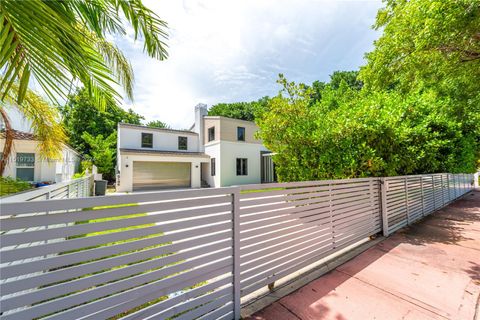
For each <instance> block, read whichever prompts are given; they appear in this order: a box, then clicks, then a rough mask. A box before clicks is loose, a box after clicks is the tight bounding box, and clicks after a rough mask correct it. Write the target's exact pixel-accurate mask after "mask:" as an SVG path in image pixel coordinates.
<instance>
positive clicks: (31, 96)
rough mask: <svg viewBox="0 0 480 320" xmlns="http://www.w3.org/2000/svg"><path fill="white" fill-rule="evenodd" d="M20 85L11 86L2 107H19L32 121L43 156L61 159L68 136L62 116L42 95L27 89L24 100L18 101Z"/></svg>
mask: <svg viewBox="0 0 480 320" xmlns="http://www.w3.org/2000/svg"><path fill="white" fill-rule="evenodd" d="M18 90H19V85H18V84H17V83H14V84H13V85H12V86H11V90H10V95H8V96H7V97H6V99H5V100H4V102H2V104H0V108H3V107H4V106H5V105H10V106H13V107H15V108H17V109H18V110H19V111H20V112H21V113H22V114H23V115H24V116H25V118H27V119H28V120H29V121H30V122H31V123H32V129H33V133H34V135H35V137H36V139H37V140H38V145H37V149H38V152H39V154H40V156H41V157H43V158H50V159H59V158H60V157H61V156H62V147H63V145H64V144H65V143H66V142H67V136H66V134H65V131H64V130H63V127H62V126H61V125H60V122H59V120H60V116H59V113H58V111H57V109H56V108H53V107H52V106H50V105H49V104H48V103H47V102H46V101H45V100H44V99H43V98H42V97H40V96H39V95H37V94H36V93H35V92H33V91H31V90H27V91H26V93H25V95H24V99H23V102H22V103H21V104H18V103H17V101H16V100H17V99H16V96H17V95H18Z"/></svg>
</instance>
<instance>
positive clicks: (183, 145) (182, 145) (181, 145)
mask: <svg viewBox="0 0 480 320" xmlns="http://www.w3.org/2000/svg"><path fill="white" fill-rule="evenodd" d="M187 149H188V139H187V137H178V150H187Z"/></svg>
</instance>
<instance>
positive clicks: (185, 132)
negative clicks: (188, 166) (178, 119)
mask: <svg viewBox="0 0 480 320" xmlns="http://www.w3.org/2000/svg"><path fill="white" fill-rule="evenodd" d="M118 125H119V126H120V127H126V128H133V129H142V130H152V131H161V132H171V133H183V134H195V135H198V133H196V132H193V131H189V130H177V129H166V128H152V127H147V126H142V125H138V124H130V123H123V122H119V123H118Z"/></svg>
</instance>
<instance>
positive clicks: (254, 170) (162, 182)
mask: <svg viewBox="0 0 480 320" xmlns="http://www.w3.org/2000/svg"><path fill="white" fill-rule="evenodd" d="M207 114H208V113H207V106H206V105H203V104H199V105H197V106H196V107H195V124H194V125H193V126H192V128H191V130H172V129H158V128H149V127H145V126H138V125H130V124H123V123H120V124H119V125H118V141H117V152H118V153H117V154H118V156H117V191H120V192H125V191H137V190H149V189H150V190H154V189H162V188H163V189H165V188H200V187H207V186H208V187H224V186H231V185H239V184H251V183H261V182H272V181H274V179H275V177H274V170H273V163H272V161H271V157H270V153H269V151H268V150H267V149H266V148H265V146H264V145H263V144H262V141H261V140H259V139H257V138H256V137H255V133H256V132H257V131H258V127H257V126H256V125H255V123H253V122H250V121H243V120H237V119H230V118H225V117H216V116H207Z"/></svg>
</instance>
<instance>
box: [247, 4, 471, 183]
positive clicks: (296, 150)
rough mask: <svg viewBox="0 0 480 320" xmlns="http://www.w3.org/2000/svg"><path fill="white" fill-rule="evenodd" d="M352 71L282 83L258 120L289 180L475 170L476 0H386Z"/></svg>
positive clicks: (282, 175)
mask: <svg viewBox="0 0 480 320" xmlns="http://www.w3.org/2000/svg"><path fill="white" fill-rule="evenodd" d="M375 27H376V28H377V29H382V30H383V34H382V36H381V37H380V39H378V40H377V41H376V42H375V48H374V50H373V51H372V52H371V53H369V54H367V64H366V65H365V66H363V67H362V68H361V70H360V74H358V76H357V74H356V73H354V72H340V73H339V72H336V73H334V74H332V76H331V80H330V82H329V83H323V82H318V81H317V82H314V83H313V84H312V86H306V85H297V84H295V83H292V82H290V83H289V82H288V81H286V79H284V78H283V77H282V76H281V77H280V79H279V82H280V83H281V84H282V86H283V89H282V91H281V92H280V93H279V95H278V96H276V97H274V98H273V99H272V100H271V101H270V103H269V106H268V112H265V113H264V114H263V115H262V117H261V118H259V119H257V123H258V124H259V126H260V129H261V137H262V139H263V141H264V142H265V144H266V146H267V147H268V148H270V150H271V151H273V152H275V153H276V155H275V158H274V161H275V163H276V165H277V170H278V176H279V178H280V179H281V180H284V181H293V180H314V179H326V178H349V177H364V176H391V175H405V174H418V173H434V172H453V173H456V172H474V171H475V170H476V167H477V166H479V164H480V163H479V159H480V147H479V146H480V125H479V124H480V82H479V79H480V31H479V30H480V2H479V1H478V0H475V1H471V0H455V1H453V0H449V1H444V0H415V1H408V0H386V1H385V8H384V9H382V10H380V11H379V13H378V15H377V22H376V25H375Z"/></svg>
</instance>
